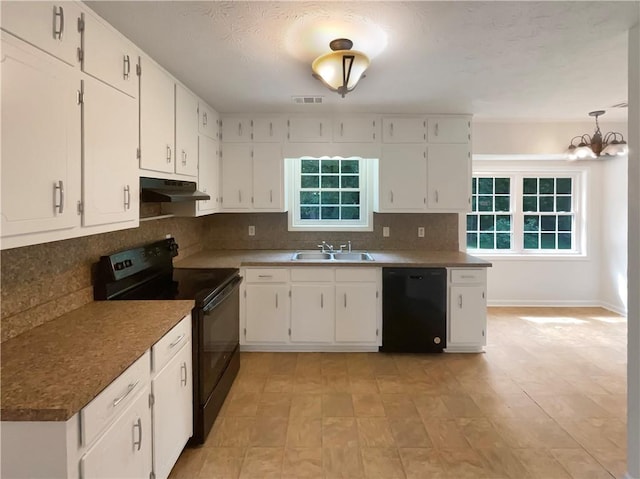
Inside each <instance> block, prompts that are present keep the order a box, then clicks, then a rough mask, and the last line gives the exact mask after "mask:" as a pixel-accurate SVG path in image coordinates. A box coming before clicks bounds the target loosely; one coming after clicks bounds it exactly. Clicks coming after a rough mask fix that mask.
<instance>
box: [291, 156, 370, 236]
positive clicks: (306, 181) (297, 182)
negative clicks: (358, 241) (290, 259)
mask: <svg viewBox="0 0 640 479" xmlns="http://www.w3.org/2000/svg"><path fill="white" fill-rule="evenodd" d="M290 162H291V164H290V168H291V172H292V174H291V205H290V206H291V207H290V211H289V230H290V231H302V230H312V231H372V230H373V218H372V208H371V194H370V193H371V190H372V188H371V184H372V181H371V171H370V170H371V168H370V165H369V162H370V160H365V159H362V158H353V157H352V158H337V157H322V158H311V157H304V158H298V159H293V160H290Z"/></svg>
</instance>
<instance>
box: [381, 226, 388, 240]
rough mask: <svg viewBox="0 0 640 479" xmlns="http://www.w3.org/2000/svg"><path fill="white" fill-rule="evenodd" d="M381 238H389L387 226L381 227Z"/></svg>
mask: <svg viewBox="0 0 640 479" xmlns="http://www.w3.org/2000/svg"><path fill="white" fill-rule="evenodd" d="M382 236H384V237H385V238H388V237H389V227H388V226H383V227H382Z"/></svg>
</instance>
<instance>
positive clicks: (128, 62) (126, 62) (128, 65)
mask: <svg viewBox="0 0 640 479" xmlns="http://www.w3.org/2000/svg"><path fill="white" fill-rule="evenodd" d="M122 68H123V69H124V71H123V72H122V76H123V77H124V79H125V80H128V79H129V73H131V60H130V59H129V55H125V56H124V59H123V61H122Z"/></svg>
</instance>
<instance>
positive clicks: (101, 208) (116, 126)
mask: <svg viewBox="0 0 640 479" xmlns="http://www.w3.org/2000/svg"><path fill="white" fill-rule="evenodd" d="M83 90H84V102H83V105H82V108H83V118H84V142H83V143H84V145H83V146H84V155H83V213H82V215H83V216H82V224H83V225H84V226H94V225H101V224H108V223H118V222H123V221H133V222H135V223H136V224H134V225H132V226H137V221H138V217H139V208H138V201H139V193H138V183H139V181H138V176H139V175H138V168H137V158H136V149H137V145H138V115H137V109H138V108H137V107H138V104H137V102H136V100H135V99H134V98H131V97H130V96H127V95H123V94H122V93H121V92H119V91H118V90H115V89H114V88H112V87H110V86H109V85H106V84H104V83H102V82H100V81H98V80H96V79H94V78H91V77H85V79H84V80H83ZM116 139H117V141H114V140H116Z"/></svg>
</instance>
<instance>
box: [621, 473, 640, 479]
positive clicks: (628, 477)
mask: <svg viewBox="0 0 640 479" xmlns="http://www.w3.org/2000/svg"><path fill="white" fill-rule="evenodd" d="M624 479H640V477H633V476H632V475H631V474H629V473H628V472H627V473H626V474H625V475H624Z"/></svg>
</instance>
